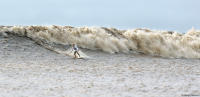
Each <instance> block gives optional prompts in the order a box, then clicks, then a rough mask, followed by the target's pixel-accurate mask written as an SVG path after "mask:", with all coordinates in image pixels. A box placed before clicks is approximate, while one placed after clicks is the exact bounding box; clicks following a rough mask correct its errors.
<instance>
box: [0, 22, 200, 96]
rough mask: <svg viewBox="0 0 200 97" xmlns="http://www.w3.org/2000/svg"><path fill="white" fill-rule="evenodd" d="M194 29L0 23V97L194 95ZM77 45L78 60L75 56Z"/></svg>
mask: <svg viewBox="0 0 200 97" xmlns="http://www.w3.org/2000/svg"><path fill="white" fill-rule="evenodd" d="M199 37H200V31H199V30H195V29H191V30H189V31H188V32H187V33H178V32H175V31H159V30H150V29H145V28H140V29H139V28H138V29H132V30H119V29H116V28H106V27H71V26H56V25H52V26H0V97H193V96H194V97H200V60H199V58H200V56H199V54H200V51H199V48H200V44H199ZM73 43H76V44H77V45H78V47H79V49H80V54H81V56H82V57H84V59H74V58H73V52H72V53H69V52H70V51H71V50H72V48H71V44H73Z"/></svg>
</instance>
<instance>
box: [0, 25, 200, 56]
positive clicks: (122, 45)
mask: <svg viewBox="0 0 200 97" xmlns="http://www.w3.org/2000/svg"><path fill="white" fill-rule="evenodd" d="M7 34H16V35H19V36H23V37H29V38H31V39H32V40H33V41H38V40H40V41H41V40H43V41H46V42H48V43H56V44H61V45H70V44H72V43H76V44H77V45H78V46H79V47H81V48H87V49H90V50H102V51H104V52H109V53H116V52H123V53H131V52H132V51H136V52H140V53H143V54H147V55H154V56H162V57H168V58H200V31H199V30H195V29H191V30H190V31H188V32H187V33H185V34H181V33H178V32H174V31H157V30H150V29H133V30H118V29H115V28H106V27H71V26H55V25H52V26H0V35H4V36H7Z"/></svg>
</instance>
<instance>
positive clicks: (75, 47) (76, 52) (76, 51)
mask: <svg viewBox="0 0 200 97" xmlns="http://www.w3.org/2000/svg"><path fill="white" fill-rule="evenodd" d="M73 50H74V58H78V57H77V56H76V54H78V56H79V58H80V57H81V56H80V54H79V52H78V51H79V49H78V46H77V45H76V44H74V43H73V44H72V51H73Z"/></svg>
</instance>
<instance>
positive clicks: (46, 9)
mask: <svg viewBox="0 0 200 97" xmlns="http://www.w3.org/2000/svg"><path fill="white" fill-rule="evenodd" d="M199 10H200V0H0V12H1V14H0V25H53V24H55V25H71V26H106V27H116V28H120V29H129V28H130V29H131V28H141V27H146V28H151V29H163V30H177V31H181V32H185V31H187V30H188V29H190V28H191V27H195V28H197V29H200V11H199Z"/></svg>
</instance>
